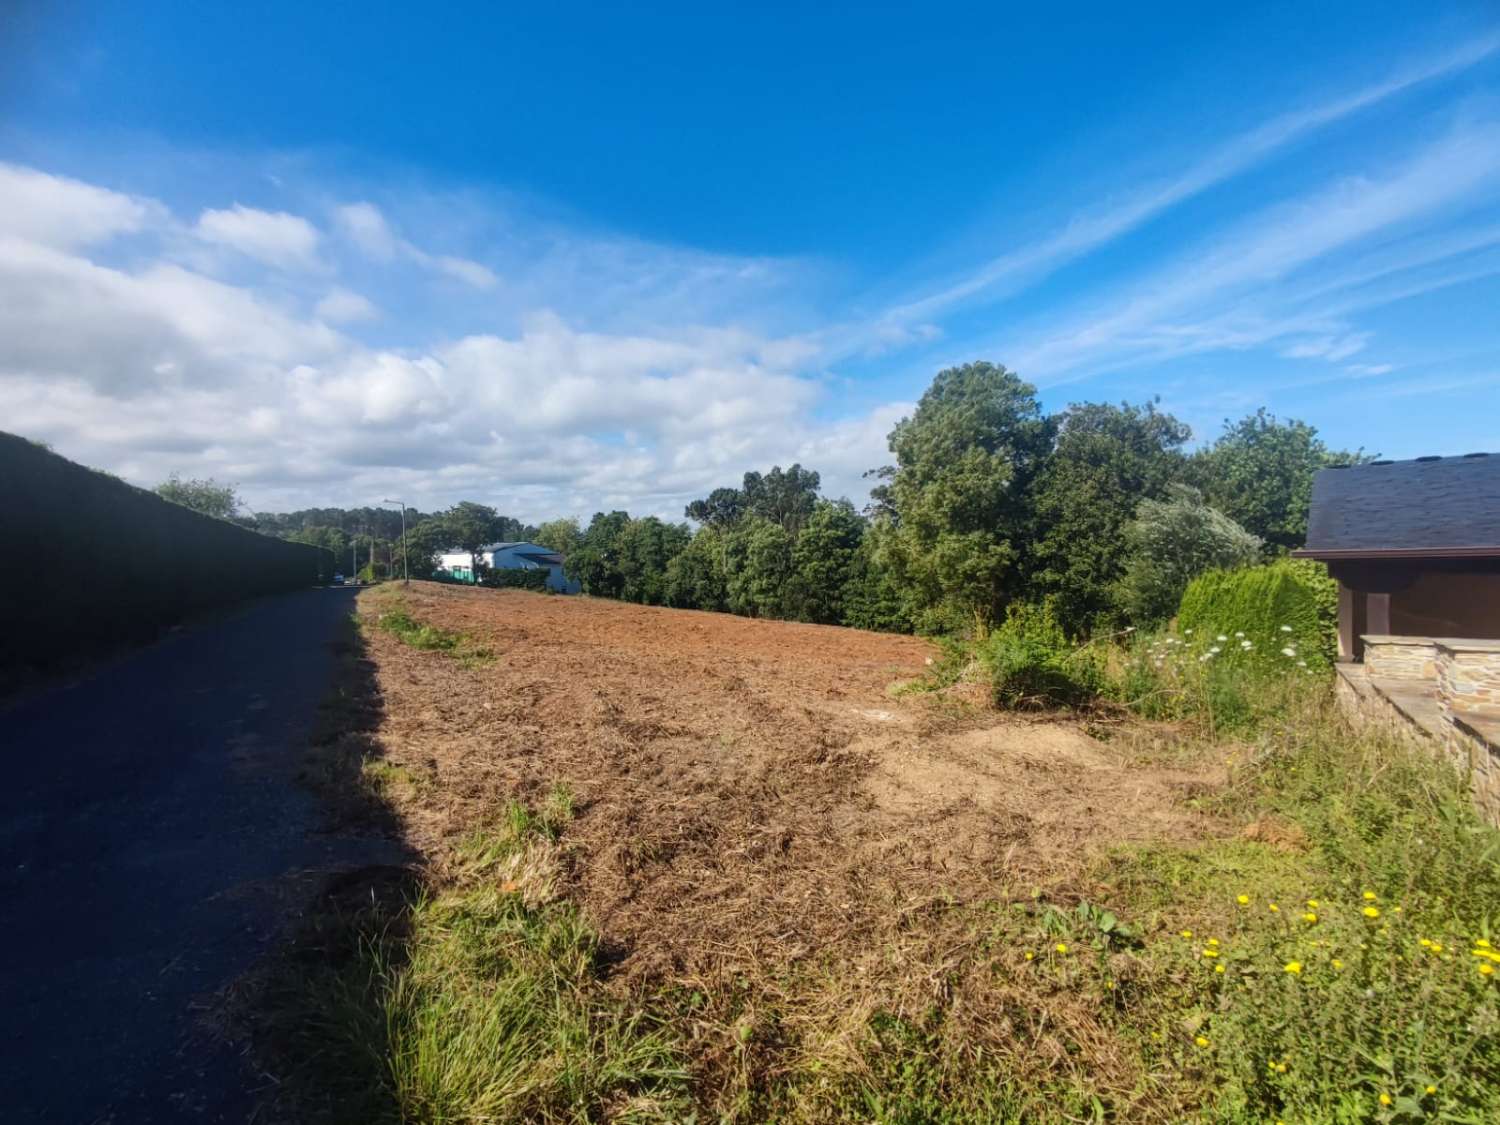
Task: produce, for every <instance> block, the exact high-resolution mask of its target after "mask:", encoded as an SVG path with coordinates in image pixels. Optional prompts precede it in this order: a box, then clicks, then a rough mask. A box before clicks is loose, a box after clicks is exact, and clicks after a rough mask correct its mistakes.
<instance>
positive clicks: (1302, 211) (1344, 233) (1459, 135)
mask: <svg viewBox="0 0 1500 1125" xmlns="http://www.w3.org/2000/svg"><path fill="white" fill-rule="evenodd" d="M1497 176H1500V124H1496V123H1492V122H1484V123H1479V124H1469V125H1465V126H1462V127H1459V128H1457V129H1455V130H1454V131H1453V132H1452V133H1451V134H1450V135H1448V136H1447V137H1444V138H1443V139H1441V140H1439V141H1438V142H1436V143H1434V144H1432V145H1430V146H1428V147H1427V148H1425V149H1423V150H1422V151H1420V152H1418V153H1417V154H1416V155H1415V156H1413V157H1412V158H1410V159H1408V160H1407V161H1406V162H1405V163H1404V164H1402V165H1400V166H1398V167H1397V168H1396V170H1395V171H1394V172H1387V174H1386V175H1385V176H1384V177H1383V178H1380V179H1375V178H1369V177H1354V178H1349V179H1346V180H1343V181H1341V182H1339V183H1337V184H1335V185H1333V186H1331V187H1329V188H1327V189H1325V190H1323V191H1320V192H1318V193H1316V194H1314V195H1312V196H1310V197H1307V198H1305V199H1302V200H1299V201H1296V202H1293V203H1289V204H1283V205H1279V206H1276V207H1273V208H1270V209H1268V210H1266V211H1264V212H1262V213H1261V214H1260V215H1259V216H1257V217H1255V218H1253V219H1252V220H1250V221H1248V222H1246V223H1243V224H1241V225H1240V226H1239V227H1238V229H1234V230H1231V231H1229V232H1227V233H1225V234H1223V235H1220V236H1218V237H1216V238H1214V239H1212V240H1210V241H1209V242H1208V243H1207V244H1206V245H1202V246H1199V247H1198V248H1196V249H1194V250H1191V251H1189V252H1188V253H1186V254H1184V255H1181V256H1180V257H1179V258H1178V260H1177V261H1176V262H1174V263H1172V264H1170V265H1168V266H1166V267H1164V268H1161V269H1158V270H1155V271H1153V272H1151V273H1149V274H1147V275H1146V276H1144V277H1141V278H1137V279H1136V280H1135V281H1133V282H1131V283H1130V284H1128V285H1127V286H1125V287H1123V288H1122V289H1121V291H1120V292H1119V294H1118V295H1117V296H1115V297H1114V298H1113V299H1112V300H1110V301H1109V302H1108V303H1106V304H1105V305H1104V306H1103V307H1091V308H1088V309H1087V310H1085V311H1083V312H1081V313H1077V314H1075V315H1074V316H1072V317H1071V318H1068V319H1065V320H1062V321H1058V322H1053V323H1050V324H1047V325H1046V326H1044V327H1039V328H1036V329H1033V330H1032V332H1031V334H1030V338H1029V340H1027V339H1023V341H1022V342H1021V345H1020V347H1019V348H1018V349H1013V350H1012V351H1011V352H1010V354H1011V355H1013V356H1015V359H1014V363H1015V364H1016V366H1017V367H1018V368H1020V369H1021V370H1023V371H1025V372H1027V373H1029V374H1030V375H1032V376H1034V377H1036V378H1038V379H1040V380H1041V381H1042V382H1044V383H1047V384H1055V383H1058V382H1065V381H1069V380H1070V379H1074V378H1078V377H1080V375H1081V374H1086V373H1088V372H1089V371H1094V370H1098V369H1101V365H1107V366H1109V367H1112V368H1117V367H1119V366H1120V365H1122V364H1124V363H1128V362H1140V361H1142V360H1145V359H1162V358H1166V357H1170V356H1176V355H1182V354H1186V353H1187V352H1190V351H1202V350H1209V349H1212V348H1227V349H1238V348H1245V347H1248V346H1251V345H1254V344H1265V343H1268V342H1271V341H1275V340H1278V339H1284V338H1287V337H1289V336H1293V335H1295V334H1311V333H1322V334H1323V336H1322V338H1320V339H1319V340H1317V341H1316V342H1314V343H1307V342H1298V343H1296V344H1293V345H1291V347H1292V348H1293V349H1301V352H1302V354H1314V353H1318V354H1322V355H1323V356H1324V358H1328V359H1330V360H1337V359H1340V358H1344V357H1347V356H1348V355H1351V354H1353V352H1352V351H1351V350H1350V348H1351V347H1353V348H1354V350H1358V347H1357V346H1356V345H1362V344H1363V342H1364V340H1363V339H1362V338H1361V337H1359V336H1358V335H1357V334H1352V333H1350V331H1349V330H1348V326H1347V325H1344V324H1342V323H1340V322H1338V321H1337V319H1336V317H1337V315H1339V313H1340V311H1348V310H1349V309H1350V308H1351V307H1352V304H1353V303H1352V301H1350V300H1345V301H1343V302H1340V303H1339V304H1338V305H1337V307H1324V308H1321V309H1320V308H1316V307H1314V308H1301V309H1296V308H1288V304H1289V302H1288V299H1287V296H1288V294H1292V295H1295V294H1296V292H1297V287H1296V286H1295V285H1293V286H1291V287H1290V288H1289V289H1288V290H1287V292H1286V293H1282V292H1279V291H1278V287H1279V285H1280V284H1281V283H1282V282H1284V281H1286V280H1288V279H1293V278H1295V277H1296V275H1297V274H1298V272H1299V271H1301V270H1304V269H1306V268H1307V267H1308V266H1310V265H1311V264H1313V263H1316V262H1319V261H1320V260H1322V259H1325V258H1327V257H1328V256H1330V255H1331V254H1333V252H1334V251H1337V250H1340V249H1342V248H1344V247H1347V246H1350V245H1351V244H1355V243H1357V242H1359V241H1360V240H1362V239H1365V238H1368V237H1370V236H1372V235H1374V234H1376V233H1378V232H1396V233H1399V232H1400V231H1401V230H1402V229H1403V227H1404V226H1405V225H1406V224H1408V223H1410V222H1413V221H1415V220H1417V219H1419V218H1421V217H1423V216H1427V215H1432V214H1434V213H1440V212H1442V211H1443V210H1444V209H1447V208H1451V207H1453V206H1456V205H1460V204H1462V203H1464V202H1465V201H1471V200H1473V199H1474V198H1476V197H1477V196H1479V197H1482V196H1483V193H1484V192H1486V191H1488V190H1489V189H1490V188H1492V187H1493V185H1494V183H1495V182H1496V179H1497ZM1334 276H1335V277H1337V269H1336V267H1335V272H1334ZM1317 287H1318V288H1320V289H1322V290H1324V291H1334V290H1337V289H1340V288H1343V286H1342V285H1340V284H1339V283H1338V282H1336V281H1335V282H1330V281H1328V280H1326V279H1321V280H1320V281H1319V282H1318V285H1317Z"/></svg>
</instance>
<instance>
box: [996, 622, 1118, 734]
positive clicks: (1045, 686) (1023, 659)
mask: <svg viewBox="0 0 1500 1125" xmlns="http://www.w3.org/2000/svg"><path fill="white" fill-rule="evenodd" d="M977 655H978V657H979V659H980V661H981V663H982V664H983V665H984V667H985V669H986V671H987V672H988V673H989V679H990V690H991V693H992V695H993V697H994V701H995V703H996V705H997V706H1000V707H1005V708H1009V709H1015V708H1022V707H1026V708H1031V707H1076V706H1080V705H1082V704H1084V703H1087V702H1088V701H1089V700H1090V699H1091V698H1093V696H1094V695H1095V693H1096V692H1097V690H1098V686H1099V676H1098V672H1097V669H1096V666H1095V663H1094V660H1093V654H1092V653H1091V652H1090V651H1089V650H1087V649H1081V648H1075V647H1074V646H1073V645H1071V644H1070V643H1069V642H1068V638H1067V636H1066V635H1065V634H1064V633H1063V630H1062V626H1061V625H1059V624H1058V621H1057V616H1056V614H1054V613H1053V611H1052V608H1051V607H1050V606H1049V605H1045V604H1043V605H1024V604H1016V605H1013V606H1011V608H1010V610H1009V611H1008V612H1007V613H1006V616H1005V620H1004V622H1002V623H1001V625H1000V627H999V628H997V629H995V630H994V631H993V632H992V633H990V635H989V636H988V637H986V638H984V639H983V640H982V641H980V642H979V644H978V648H977Z"/></svg>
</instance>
